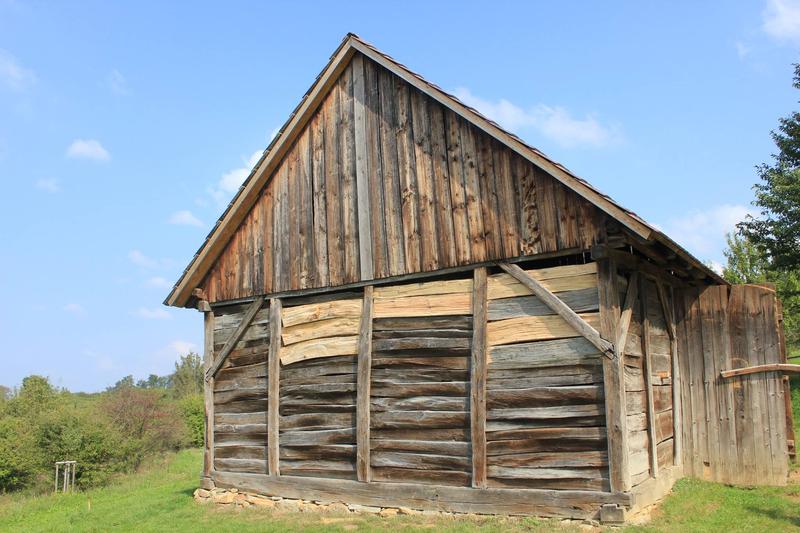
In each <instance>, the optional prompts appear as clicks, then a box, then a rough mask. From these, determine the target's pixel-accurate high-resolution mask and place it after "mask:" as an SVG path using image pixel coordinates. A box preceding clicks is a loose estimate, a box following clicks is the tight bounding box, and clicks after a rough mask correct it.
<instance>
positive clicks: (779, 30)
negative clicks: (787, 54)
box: [761, 0, 800, 43]
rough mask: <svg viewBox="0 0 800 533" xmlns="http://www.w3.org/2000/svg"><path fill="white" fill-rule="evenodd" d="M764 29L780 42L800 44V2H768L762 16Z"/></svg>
mask: <svg viewBox="0 0 800 533" xmlns="http://www.w3.org/2000/svg"><path fill="white" fill-rule="evenodd" d="M761 17H762V20H763V24H762V26H761V27H762V29H763V30H764V31H765V32H766V33H767V35H769V36H770V37H772V38H773V39H776V40H778V41H789V42H794V43H800V1H798V0H768V1H767V6H766V7H765V8H764V11H763V13H762V14H761Z"/></svg>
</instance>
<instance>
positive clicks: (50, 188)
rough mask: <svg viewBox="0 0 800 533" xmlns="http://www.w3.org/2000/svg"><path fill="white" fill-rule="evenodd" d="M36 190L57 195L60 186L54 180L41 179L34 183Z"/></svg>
mask: <svg viewBox="0 0 800 533" xmlns="http://www.w3.org/2000/svg"><path fill="white" fill-rule="evenodd" d="M36 188H37V189H39V190H40V191H44V192H49V193H50V194H54V193H57V192H59V191H60V190H61V185H60V184H59V183H58V180H57V179H55V178H46V179H41V180H38V181H37V182H36Z"/></svg>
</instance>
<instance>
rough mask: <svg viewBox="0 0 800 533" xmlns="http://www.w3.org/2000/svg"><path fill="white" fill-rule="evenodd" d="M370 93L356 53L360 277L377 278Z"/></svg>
mask: <svg viewBox="0 0 800 533" xmlns="http://www.w3.org/2000/svg"><path fill="white" fill-rule="evenodd" d="M366 103H367V93H366V81H365V79H364V56H363V55H361V54H356V55H355V56H353V122H354V129H355V152H356V202H357V203H358V213H357V214H358V255H359V261H360V263H359V267H360V269H361V279H362V280H371V279H373V277H374V272H373V264H372V231H371V228H372V206H371V204H370V194H369V179H370V177H369V175H368V169H369V166H368V164H367V152H368V151H369V142H368V140H367V109H366V107H367V106H366Z"/></svg>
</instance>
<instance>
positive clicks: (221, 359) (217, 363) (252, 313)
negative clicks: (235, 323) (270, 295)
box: [206, 296, 264, 381]
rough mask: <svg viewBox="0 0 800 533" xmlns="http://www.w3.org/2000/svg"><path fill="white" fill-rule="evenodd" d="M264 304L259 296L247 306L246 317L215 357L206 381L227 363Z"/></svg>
mask: <svg viewBox="0 0 800 533" xmlns="http://www.w3.org/2000/svg"><path fill="white" fill-rule="evenodd" d="M262 305H264V297H263V296H257V297H256V299H255V300H253V303H252V304H250V307H248V308H247V312H246V313H245V314H244V317H242V321H241V322H240V323H239V327H238V328H236V331H234V332H233V335H231V338H230V339H228V342H226V343H225V346H223V347H222V350H220V352H219V354H218V355H217V357H216V359H214V362H213V363H212V364H211V366H210V367H209V369H208V370H207V371H206V381H208V380H210V379H211V378H213V377H214V376H216V375H217V371H219V369H220V368H222V365H223V363H225V359H227V358H228V355H230V353H231V352H232V351H233V348H234V347H235V346H236V344H237V343H238V342H239V339H241V338H242V335H244V332H245V331H247V328H248V327H250V323H251V322H252V321H253V319H254V318H255V317H256V313H258V310H259V309H261V306H262Z"/></svg>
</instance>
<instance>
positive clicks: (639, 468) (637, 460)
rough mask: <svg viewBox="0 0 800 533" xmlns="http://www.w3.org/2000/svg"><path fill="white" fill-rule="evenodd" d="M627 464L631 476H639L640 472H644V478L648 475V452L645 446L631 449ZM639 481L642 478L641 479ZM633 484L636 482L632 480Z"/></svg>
mask: <svg viewBox="0 0 800 533" xmlns="http://www.w3.org/2000/svg"><path fill="white" fill-rule="evenodd" d="M628 465H629V468H630V471H631V476H632V478H633V477H636V476H641V474H645V478H647V477H649V475H650V454H649V453H648V451H647V448H641V449H637V450H632V451H631V452H630V453H629V454H628ZM641 481H644V480H643V479H641ZM641 481H640V482H641ZM633 484H634V485H635V484H636V483H635V482H634V483H633Z"/></svg>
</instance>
